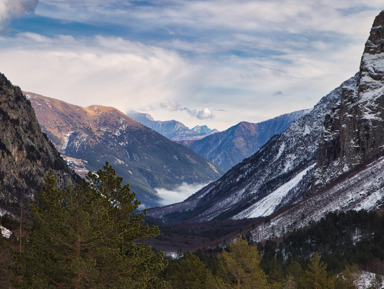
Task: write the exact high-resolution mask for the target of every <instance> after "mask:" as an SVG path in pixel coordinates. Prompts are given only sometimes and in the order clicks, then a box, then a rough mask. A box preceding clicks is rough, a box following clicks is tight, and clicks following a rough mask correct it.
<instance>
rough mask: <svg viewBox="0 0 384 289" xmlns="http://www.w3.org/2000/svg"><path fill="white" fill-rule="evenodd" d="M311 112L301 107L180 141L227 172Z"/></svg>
mask: <svg viewBox="0 0 384 289" xmlns="http://www.w3.org/2000/svg"><path fill="white" fill-rule="evenodd" d="M309 111H310V110H300V111H296V112H292V113H288V114H284V115H281V116H278V117H276V118H273V119H270V120H267V121H263V122H260V123H249V122H240V123H239V124H237V125H235V126H233V127H230V128H229V129H227V130H226V131H223V132H218V133H215V134H212V135H209V136H206V137H204V138H203V139H200V140H192V141H182V142H180V143H182V144H183V145H185V146H187V147H188V148H190V149H191V150H193V151H194V152H196V153H198V154H199V155H201V156H203V157H205V158H206V159H208V160H210V161H211V162H213V163H214V164H216V165H217V166H219V167H220V168H222V169H224V170H225V171H227V170H229V169H230V168H232V167H233V166H235V165H236V164H238V163H239V162H241V161H242V160H244V159H245V158H247V157H250V156H251V155H253V154H254V153H255V152H256V151H257V150H258V149H260V148H261V147H262V146H263V145H264V144H265V143H266V142H267V141H268V140H269V139H270V138H271V137H272V136H274V135H276V134H280V133H282V132H283V131H284V130H286V129H287V128H288V126H289V125H290V124H291V123H292V122H293V121H295V120H297V119H299V118H300V117H302V116H304V115H305V114H307V113H309Z"/></svg>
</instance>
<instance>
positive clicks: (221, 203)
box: [148, 76, 357, 221]
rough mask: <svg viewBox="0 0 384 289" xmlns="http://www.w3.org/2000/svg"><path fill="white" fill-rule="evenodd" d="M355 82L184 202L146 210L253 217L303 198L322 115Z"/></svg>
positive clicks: (194, 217) (197, 217)
mask: <svg viewBox="0 0 384 289" xmlns="http://www.w3.org/2000/svg"><path fill="white" fill-rule="evenodd" d="M356 82H357V76H355V77H352V78H351V79H350V80H348V81H346V82H345V83H343V84H342V85H341V86H340V87H338V88H336V89H335V90H334V91H332V92H331V93H329V94H328V95H327V96H325V97H323V98H322V99H321V100H320V102H319V103H318V104H317V105H316V106H315V107H314V108H313V109H312V111H311V112H309V113H308V114H306V115H304V116H303V117H302V118H300V119H298V120H297V121H295V122H293V123H292V124H291V125H290V126H289V127H288V129H286V130H285V131H284V132H283V133H282V134H280V135H276V136H274V137H272V138H271V139H270V140H269V141H268V142H267V143H266V144H265V145H264V146H263V147H261V149H260V150H259V151H257V152H256V153H255V154H254V155H252V156H251V157H250V158H247V159H245V160H244V161H243V162H241V163H240V164H238V165H236V166H235V167H233V168H232V169H231V170H229V171H228V172H227V173H226V174H225V175H224V176H223V177H221V178H220V179H219V180H217V181H215V182H213V183H211V184H209V185H208V186H206V187H205V188H203V189H201V190H200V191H199V192H197V193H196V194H194V195H192V196H191V197H190V198H188V199H187V200H185V201H184V202H182V203H179V204H174V205H170V206H167V207H162V208H158V209H153V210H150V211H148V215H150V216H153V217H161V218H163V219H165V220H167V219H169V220H170V221H175V220H184V219H185V220H188V221H209V220H212V219H215V218H219V219H231V218H234V219H237V218H251V217H252V218H255V217H260V216H267V215H270V214H271V213H273V212H274V211H276V210H277V209H279V208H281V207H283V206H285V205H287V204H292V203H297V202H299V201H301V200H302V199H303V198H304V196H305V194H306V193H307V192H308V190H309V189H310V187H311V184H312V176H313V172H314V167H315V164H316V157H317V149H318V144H319V141H320V136H321V133H322V131H323V123H324V119H325V117H326V115H327V114H328V113H329V112H330V111H331V110H332V109H333V108H334V107H335V106H336V104H337V103H338V102H339V100H340V98H341V94H342V90H343V87H345V86H350V85H352V86H353V85H355V84H356Z"/></svg>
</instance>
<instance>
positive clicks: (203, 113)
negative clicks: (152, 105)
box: [160, 101, 215, 120]
mask: <svg viewBox="0 0 384 289" xmlns="http://www.w3.org/2000/svg"><path fill="white" fill-rule="evenodd" d="M160 107H161V108H163V109H165V110H168V111H172V112H176V111H186V112H187V113H188V114H189V115H190V116H193V117H196V118H198V119H200V120H205V119H213V118H214V117H215V115H214V114H213V112H212V110H210V109H209V108H207V107H205V108H203V109H201V110H197V109H190V108H188V107H184V106H182V105H181V104H179V103H177V102H175V101H168V102H162V103H160Z"/></svg>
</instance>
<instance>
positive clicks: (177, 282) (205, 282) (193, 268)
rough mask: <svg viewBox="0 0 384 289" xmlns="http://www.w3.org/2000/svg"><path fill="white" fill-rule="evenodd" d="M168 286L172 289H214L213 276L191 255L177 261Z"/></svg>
mask: <svg viewBox="0 0 384 289" xmlns="http://www.w3.org/2000/svg"><path fill="white" fill-rule="evenodd" d="M169 284H170V285H171V288H172V289H210V288H212V289H213V288H216V284H215V280H214V276H213V274H212V273H211V271H210V270H209V269H207V268H206V266H205V265H204V263H203V262H201V261H200V259H199V258H198V257H196V256H195V255H194V254H192V253H187V254H186V255H185V256H184V258H183V259H181V260H180V261H178V263H177V265H176V266H175V268H174V269H173V272H171V276H170V280H169Z"/></svg>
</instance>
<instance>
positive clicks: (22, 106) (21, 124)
mask: <svg viewBox="0 0 384 289" xmlns="http://www.w3.org/2000/svg"><path fill="white" fill-rule="evenodd" d="M0 123H1V125H0V156H1V162H0V215H1V214H2V210H4V211H8V212H12V213H15V212H18V210H19V204H20V203H26V202H27V201H28V199H29V198H30V197H31V196H32V195H33V193H34V192H35V191H36V190H40V189H41V187H42V184H43V180H44V176H45V175H46V173H47V172H48V170H50V169H52V170H53V172H54V173H55V175H56V177H57V178H58V183H59V185H61V186H68V185H74V184H75V183H76V182H80V177H79V176H78V175H76V174H75V173H74V172H73V171H72V170H70V169H69V168H68V166H67V165H66V163H65V161H64V160H63V159H62V158H61V157H60V154H59V153H58V152H57V150H56V149H55V147H54V146H53V145H52V143H51V142H50V141H49V140H48V138H47V137H46V135H44V134H43V133H42V131H41V128H40V126H39V123H38V121H37V119H36V116H35V113H34V111H33V108H32V106H31V103H30V102H29V101H28V100H27V99H26V98H25V96H24V95H23V93H22V92H21V90H20V88H18V87H15V86H13V85H12V84H11V82H10V81H8V80H7V78H6V77H5V76H4V75H3V74H0ZM3 213H4V212H3Z"/></svg>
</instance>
